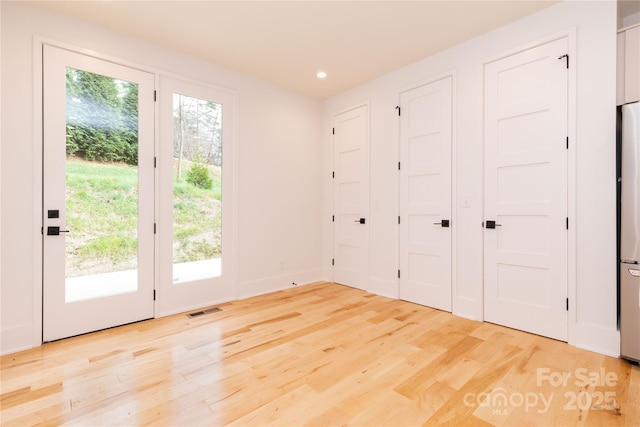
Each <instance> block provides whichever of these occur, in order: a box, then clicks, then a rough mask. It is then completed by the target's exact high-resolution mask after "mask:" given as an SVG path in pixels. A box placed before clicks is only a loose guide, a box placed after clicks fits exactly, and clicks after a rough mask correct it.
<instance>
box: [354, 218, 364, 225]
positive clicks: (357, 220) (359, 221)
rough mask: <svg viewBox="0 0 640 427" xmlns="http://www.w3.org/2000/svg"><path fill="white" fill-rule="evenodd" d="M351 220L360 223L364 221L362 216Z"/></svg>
mask: <svg viewBox="0 0 640 427" xmlns="http://www.w3.org/2000/svg"><path fill="white" fill-rule="evenodd" d="M353 222H357V223H360V224H364V223H365V219H364V218H360V219H354V220H353Z"/></svg>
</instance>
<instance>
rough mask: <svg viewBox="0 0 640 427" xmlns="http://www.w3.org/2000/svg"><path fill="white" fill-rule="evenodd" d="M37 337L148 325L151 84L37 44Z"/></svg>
mask: <svg viewBox="0 0 640 427" xmlns="http://www.w3.org/2000/svg"><path fill="white" fill-rule="evenodd" d="M43 88H44V99H43V108H44V111H43V120H44V123H43V128H44V140H43V142H44V146H43V177H44V179H43V209H44V212H43V220H42V224H43V229H42V231H43V339H44V341H51V340H55V339H59V338H64V337H68V336H73V335H77V334H81V333H85V332H90V331H95V330H99V329H103V328H107V327H111V326H116V325H121V324H125V323H129V322H133V321H137V320H142V319H147V318H151V317H153V310H154V302H153V301H154V295H153V292H154V282H153V259H154V253H153V247H154V234H153V233H154V208H153V206H154V166H153V164H154V139H153V138H154V136H153V134H154V102H153V99H154V76H153V75H152V74H149V73H145V72H142V71H139V70H135V69H132V68H128V67H125V66H121V65H117V64H114V63H112V62H107V61H102V60H100V59H96V58H93V57H90V56H86V55H82V54H78V53H74V52H70V51H67V50H64V49H60V48H56V47H52V46H48V45H44V46H43Z"/></svg>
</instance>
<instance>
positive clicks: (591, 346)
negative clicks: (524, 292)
mask: <svg viewBox="0 0 640 427" xmlns="http://www.w3.org/2000/svg"><path fill="white" fill-rule="evenodd" d="M569 344H571V345H573V346H576V347H578V348H581V349H583V350H589V351H593V352H595V353H600V354H604V355H607V356H611V357H620V331H618V330H615V329H606V328H603V327H601V326H597V325H590V324H587V323H576V324H575V325H573V327H572V328H569Z"/></svg>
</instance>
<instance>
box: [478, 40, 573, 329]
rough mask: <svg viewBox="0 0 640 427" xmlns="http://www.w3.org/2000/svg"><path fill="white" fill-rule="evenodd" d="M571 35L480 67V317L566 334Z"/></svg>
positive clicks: (525, 327)
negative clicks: (482, 192) (482, 96)
mask: <svg viewBox="0 0 640 427" xmlns="http://www.w3.org/2000/svg"><path fill="white" fill-rule="evenodd" d="M566 52H567V40H566V39H561V40H557V41H554V42H551V43H548V44H545V45H543V46H539V47H536V48H532V49H529V50H527V51H524V52H521V53H518V54H515V55H512V56H509V57H507V58H504V59H501V60H498V61H495V62H492V63H489V64H487V65H486V66H485V221H488V220H491V221H495V223H496V226H495V228H485V232H484V241H485V263H484V270H485V278H484V280H485V282H484V289H485V293H484V307H485V320H487V321H489V322H494V323H498V324H501V325H505V326H510V327H513V328H517V329H521V330H525V331H528V332H533V333H536V334H539V335H544V336H548V337H551V338H555V339H560V340H566V339H567V310H566V297H567V229H566V221H567V220H566V217H567V146H566V139H567V76H568V73H567V69H566V65H565V64H566V63H565V60H564V58H562V55H564V54H565V53H566Z"/></svg>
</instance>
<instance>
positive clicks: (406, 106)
mask: <svg viewBox="0 0 640 427" xmlns="http://www.w3.org/2000/svg"><path fill="white" fill-rule="evenodd" d="M451 80H452V79H451V77H447V78H444V79H442V80H438V81H436V82H433V83H430V84H426V85H424V86H420V87H418V88H415V89H412V90H409V91H406V92H403V93H401V94H400V111H401V115H400V161H401V168H400V298H401V299H403V300H406V301H411V302H415V303H418V304H422V305H426V306H429V307H434V308H437V309H440V310H445V311H451V226H452V223H451V129H452V119H451V115H452V82H451Z"/></svg>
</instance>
